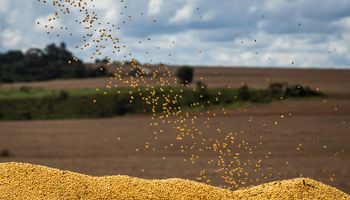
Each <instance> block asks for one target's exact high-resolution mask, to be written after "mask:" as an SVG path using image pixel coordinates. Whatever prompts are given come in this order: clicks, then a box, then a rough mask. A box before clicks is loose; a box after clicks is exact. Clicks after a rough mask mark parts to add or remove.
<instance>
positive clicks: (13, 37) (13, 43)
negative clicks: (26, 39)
mask: <svg viewBox="0 0 350 200" xmlns="http://www.w3.org/2000/svg"><path fill="white" fill-rule="evenodd" d="M21 41H22V35H21V33H20V32H19V31H18V30H10V29H5V30H3V31H2V33H1V44H2V45H3V46H4V47H7V48H13V49H17V48H18V45H19V43H20V42H21Z"/></svg>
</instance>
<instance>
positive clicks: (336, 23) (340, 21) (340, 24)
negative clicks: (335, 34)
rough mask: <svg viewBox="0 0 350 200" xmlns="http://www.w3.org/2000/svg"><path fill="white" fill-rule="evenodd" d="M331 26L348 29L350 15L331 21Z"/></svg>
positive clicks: (349, 28) (349, 26) (349, 27)
mask: <svg viewBox="0 0 350 200" xmlns="http://www.w3.org/2000/svg"><path fill="white" fill-rule="evenodd" d="M331 26H334V27H338V28H340V29H344V30H350V17H349V16H347V17H343V18H341V19H338V20H336V21H333V22H332V23H331Z"/></svg>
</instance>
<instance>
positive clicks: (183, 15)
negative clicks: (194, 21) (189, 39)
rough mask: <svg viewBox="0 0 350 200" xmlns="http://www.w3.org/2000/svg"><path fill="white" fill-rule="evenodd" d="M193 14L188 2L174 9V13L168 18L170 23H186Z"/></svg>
mask: <svg viewBox="0 0 350 200" xmlns="http://www.w3.org/2000/svg"><path fill="white" fill-rule="evenodd" d="M192 16H193V6H192V4H190V3H187V4H185V5H184V6H183V7H182V8H180V9H179V10H177V11H176V13H175V15H174V16H173V17H171V18H170V19H169V22H170V23H171V24H181V23H186V22H189V21H190V20H191V18H192Z"/></svg>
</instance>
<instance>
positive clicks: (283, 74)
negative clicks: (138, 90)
mask: <svg viewBox="0 0 350 200" xmlns="http://www.w3.org/2000/svg"><path fill="white" fill-rule="evenodd" d="M151 69H156V68H155V67H153V68H151ZM170 69H171V71H172V72H173V73H175V72H176V70H177V69H178V68H177V67H170ZM194 73H195V77H194V82H195V81H197V80H200V77H203V78H204V80H203V81H204V82H205V83H207V84H208V86H209V87H223V86H229V87H239V86H241V85H242V83H244V84H247V85H248V86H250V87H254V88H266V87H267V86H268V84H269V83H272V82H287V83H289V84H302V85H306V86H310V87H313V88H319V89H320V90H321V91H323V92H325V93H328V94H342V95H344V93H346V94H350V89H349V88H350V78H349V77H350V70H340V69H339V70H332V69H280V68H229V67H196V68H195V72H194ZM148 79H149V78H145V80H147V84H151V85H152V84H156V81H148ZM171 79H172V80H170V82H174V81H173V78H171ZM110 81H111V79H110V78H88V79H73V80H53V81H42V82H33V83H14V84H3V85H2V87H4V88H9V87H21V86H32V87H44V88H52V89H66V88H96V87H99V88H103V87H105V86H106V85H107V84H108V83H109V82H110ZM112 82H113V83H115V84H118V85H119V86H123V83H118V82H117V81H115V82H114V81H112ZM124 86H129V85H125V84H124Z"/></svg>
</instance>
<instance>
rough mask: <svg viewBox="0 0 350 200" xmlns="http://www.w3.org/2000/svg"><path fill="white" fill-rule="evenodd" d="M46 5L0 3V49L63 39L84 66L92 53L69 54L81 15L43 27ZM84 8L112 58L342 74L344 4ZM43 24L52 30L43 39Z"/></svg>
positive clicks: (252, 1) (303, 0)
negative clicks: (105, 34) (104, 28)
mask: <svg viewBox="0 0 350 200" xmlns="http://www.w3.org/2000/svg"><path fill="white" fill-rule="evenodd" d="M47 2H49V3H50V2H52V0H47ZM49 3H48V4H43V3H42V2H38V1H37V0H0V51H1V52H4V51H7V50H9V49H21V50H23V51H25V50H26V49H28V48H30V47H44V46H45V45H46V44H48V43H52V42H56V43H59V42H60V41H64V42H65V43H66V44H67V46H68V48H69V49H70V50H72V51H73V52H74V54H75V55H77V57H79V58H82V59H84V60H85V61H90V55H91V53H92V52H93V51H94V49H93V47H91V48H88V49H84V50H80V49H76V48H75V46H76V45H82V44H84V41H83V39H82V36H83V35H84V33H85V30H84V28H83V27H82V26H80V25H79V24H77V23H76V22H75V20H76V19H81V18H82V15H81V13H79V12H72V13H71V14H70V15H67V16H64V17H61V18H60V19H59V20H56V21H51V22H48V21H47V19H48V18H49V17H50V16H52V14H53V13H54V11H55V10H57V9H56V8H54V7H53V6H50V4H49ZM91 9H92V10H94V11H96V13H98V15H99V18H100V21H101V22H102V24H106V23H107V21H108V22H110V24H114V25H115V27H114V29H115V30H113V34H115V35H116V36H117V37H119V38H120V41H121V43H122V44H125V49H124V50H123V52H122V53H121V54H120V56H113V57H112V58H114V59H117V60H121V59H124V57H123V55H124V54H125V55H127V57H126V58H125V59H130V58H131V57H134V58H136V59H138V60H140V61H141V62H152V63H159V62H162V63H167V64H193V65H221V66H270V67H275V66H276V67H332V68H333V67H337V68H350V1H349V0H265V1H264V0H246V1H241V0H215V1H210V0H124V1H121V0H95V7H94V8H92V7H91ZM38 21H39V22H40V24H39V25H38V24H37V22H38ZM44 24H48V25H49V26H53V27H54V28H53V29H52V31H51V34H46V30H45V28H44V27H43V25H44ZM60 27H64V28H65V27H67V28H68V30H64V31H62V30H60ZM117 27H120V28H119V29H117ZM69 33H73V34H72V35H69ZM57 34H59V35H60V36H59V37H57V36H56V35H57ZM104 45H105V46H106V49H105V50H104V52H103V55H106V56H112V54H111V51H112V48H111V47H112V44H108V43H107V44H104ZM129 53H130V55H129Z"/></svg>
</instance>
